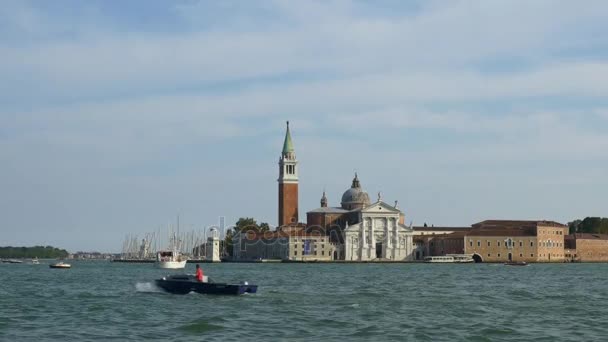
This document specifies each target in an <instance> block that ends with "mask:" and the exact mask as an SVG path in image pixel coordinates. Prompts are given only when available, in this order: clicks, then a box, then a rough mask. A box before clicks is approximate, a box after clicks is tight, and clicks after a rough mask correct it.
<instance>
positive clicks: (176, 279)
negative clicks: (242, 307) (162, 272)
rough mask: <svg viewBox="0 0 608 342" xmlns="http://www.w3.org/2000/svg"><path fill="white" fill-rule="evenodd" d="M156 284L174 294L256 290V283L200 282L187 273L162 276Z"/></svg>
mask: <svg viewBox="0 0 608 342" xmlns="http://www.w3.org/2000/svg"><path fill="white" fill-rule="evenodd" d="M156 285H157V286H158V287H160V288H161V289H163V290H165V291H167V292H170V293H174V294H187V293H190V292H196V293H202V294H219V295H241V294H245V293H256V292H257V290H258V286H257V285H249V284H222V283H212V282H209V283H201V282H199V281H197V280H196V279H195V278H194V277H193V276H189V275H185V276H169V277H163V278H161V279H157V280H156Z"/></svg>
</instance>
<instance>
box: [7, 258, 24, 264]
mask: <svg viewBox="0 0 608 342" xmlns="http://www.w3.org/2000/svg"><path fill="white" fill-rule="evenodd" d="M4 262H6V263H9V264H23V260H17V259H9V260H6V261H4Z"/></svg>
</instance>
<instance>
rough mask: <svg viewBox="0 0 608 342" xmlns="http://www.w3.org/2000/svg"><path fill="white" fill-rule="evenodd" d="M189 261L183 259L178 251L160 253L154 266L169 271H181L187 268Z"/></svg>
mask: <svg viewBox="0 0 608 342" xmlns="http://www.w3.org/2000/svg"><path fill="white" fill-rule="evenodd" d="M187 261H188V260H187V259H185V258H183V259H182V257H181V255H180V254H179V252H177V251H175V252H174V251H160V252H158V253H157V254H156V262H154V266H156V267H158V268H167V269H181V268H185V267H186V262H187Z"/></svg>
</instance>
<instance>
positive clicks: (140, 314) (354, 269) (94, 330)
mask: <svg viewBox="0 0 608 342" xmlns="http://www.w3.org/2000/svg"><path fill="white" fill-rule="evenodd" d="M72 265H73V268H72V269H70V270H56V269H50V268H48V265H46V264H42V265H25V264H21V265H18V264H0V274H1V276H0V340H7V341H30V340H36V341H44V340H62V341H87V340H103V341H106V340H165V341H167V340H177V341H189V340H192V341H202V340H222V341H252V340H258V341H260V340H286V339H290V340H291V339H293V340H302V341H306V340H319V339H323V340H342V341H352V340H410V341H528V340H539V341H542V340H544V341H560V340H563V341H568V340H569V341H602V340H606V339H608V324H606V323H605V322H606V317H608V306H607V305H606V304H607V299H608V286H607V285H606V281H607V280H608V264H552V265H544V264H535V265H531V266H529V267H506V266H502V265H497V264H472V265H428V264H228V263H224V264H215V265H203V268H204V270H205V274H207V275H209V276H210V277H212V278H214V279H215V280H216V281H219V280H226V281H241V280H247V281H249V282H250V283H257V284H258V285H259V286H260V288H259V293H258V294H255V295H245V296H241V297H229V296H208V295H199V294H189V295H185V296H180V295H172V294H166V293H163V292H160V291H159V290H158V289H156V288H155V287H154V286H153V285H152V282H151V281H152V280H153V279H155V278H159V277H160V276H162V275H164V274H166V273H167V271H164V270H158V269H154V268H153V267H152V265H151V264H119V263H110V262H101V261H95V262H73V263H72ZM187 271H188V272H189V273H193V272H194V266H193V265H188V269H187Z"/></svg>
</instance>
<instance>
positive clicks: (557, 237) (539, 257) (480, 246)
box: [464, 220, 568, 262]
mask: <svg viewBox="0 0 608 342" xmlns="http://www.w3.org/2000/svg"><path fill="white" fill-rule="evenodd" d="M567 233H568V227H567V226H565V225H563V224H561V223H558V222H554V221H507V220H488V221H483V222H479V223H476V224H474V225H472V229H471V230H470V231H469V232H468V233H467V235H466V236H465V241H464V243H465V244H464V247H465V254H473V258H474V259H475V261H477V262H507V261H526V262H563V261H564V237H565V235H566V234H567Z"/></svg>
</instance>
